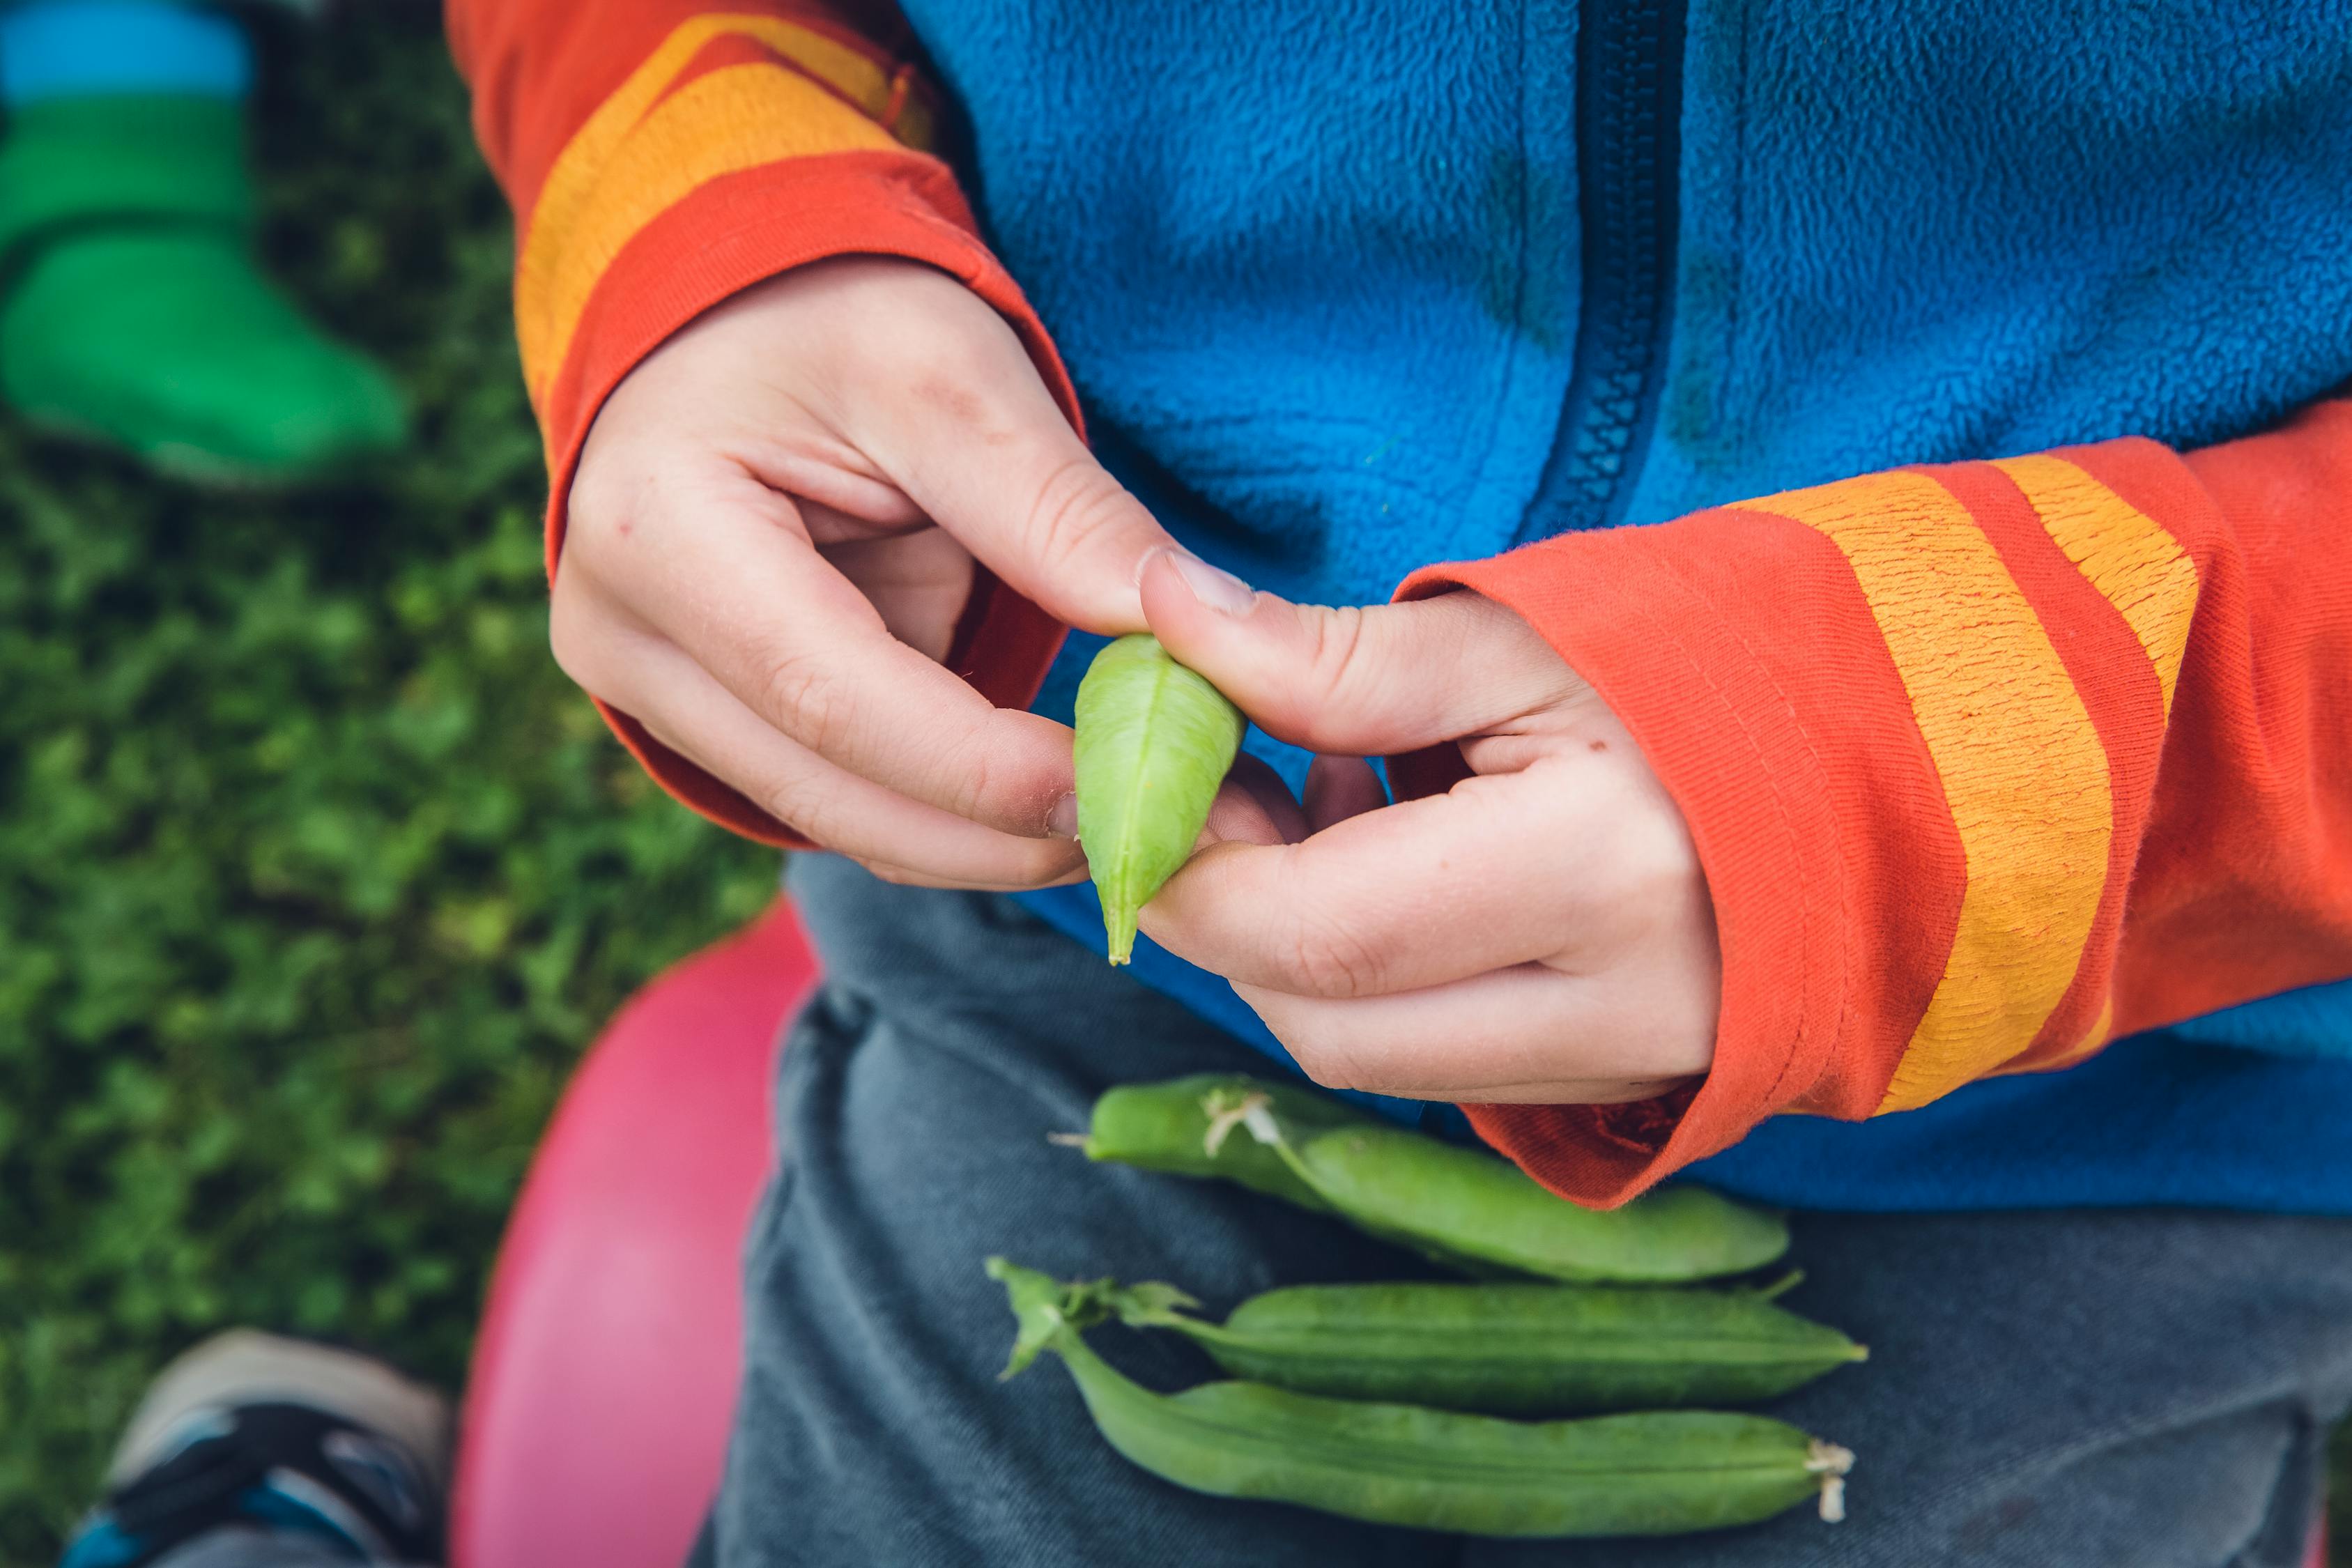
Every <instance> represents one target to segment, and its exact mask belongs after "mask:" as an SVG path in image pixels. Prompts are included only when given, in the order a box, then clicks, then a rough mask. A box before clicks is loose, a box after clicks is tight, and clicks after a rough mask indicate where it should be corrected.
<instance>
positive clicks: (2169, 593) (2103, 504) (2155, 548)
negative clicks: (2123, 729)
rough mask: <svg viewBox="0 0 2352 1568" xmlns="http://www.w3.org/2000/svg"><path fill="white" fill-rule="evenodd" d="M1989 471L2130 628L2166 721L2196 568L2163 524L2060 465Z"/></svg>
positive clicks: (2013, 462)
mask: <svg viewBox="0 0 2352 1568" xmlns="http://www.w3.org/2000/svg"><path fill="white" fill-rule="evenodd" d="M1993 467H1994V468H1999V469H2000V471H2001V472H2002V473H2004V474H2007V475H2008V476H2009V477H2010V478H2011V479H2012V480H2014V481H2016V484H2017V488H2018V489H2021V490H2023V491H2024V492H2025V499H2026V500H2029V501H2031V502H2032V505H2033V510H2034V511H2035V513H2036V514H2037V515H2039V516H2040V517H2041V519H2042V527H2043V528H2045V529H2047V530H2048V531H2049V533H2050V537H2051V539H2052V541H2053V542H2055V543H2056V544H2057V546H2058V548H2059V549H2060V550H2061V551H2063V552H2064V553H2065V556H2066V559H2067V560H2069V561H2072V562H2073V563H2074V565H2075V568H2076V569H2077V570H2079V571H2080V572H2081V573H2082V574H2083V575H2084V577H2085V578H2087V579H2089V581H2090V584H2091V586H2093V587H2094V588H2096V589H2097V590H2098V591H2099V592H2100V593H2101V594H2103V595H2105V597H2106V600H2107V603H2109V604H2111V605H2114V606H2115V607H2116V612H2117V613H2118V614H2119V615H2121V616H2123V618H2124V620H2125V621H2126V623H2127V624H2128V625H2129V626H2131V629H2132V635H2133V636H2134V637H2137V638H2138V639H2139V646H2140V647H2142V648H2144V649H2146V650H2147V658H2148V662H2149V663H2150V664H2152V665H2154V666H2155V667H2156V679H2157V684H2158V686H2160V687H2161V688H2162V689H2163V691H2164V711H2165V713H2166V714H2167V715H2168V716H2169V715H2170V714H2171V712H2172V689H2173V685H2174V683H2175V682H2177V681H2178V680H2179V679H2180V658H2181V655H2182V654H2183V652H2185V651H2186V650H2187V648H2188V647H2189V621H2190V619H2191V618H2192V617H2193V616H2195V615H2196V613H2197V563H2195V562H2194V561H2192V560H2190V559H2189V552H2187V551H2185V550H2183V549H2181V548H2180V542H2179V541H2178V540H2176V539H2174V538H2173V537H2172V534H2171V533H2170V532H2169V531H2168V530H2167V529H2166V528H2165V527H2164V525H2163V524H2162V523H2159V522H2158V521H2156V520H2155V519H2154V518H2152V517H2149V516H2148V515H2147V513H2145V512H2143V511H2141V510H2139V509H2138V508H2137V507H2135V506H2133V505H2132V504H2131V503H2130V502H2129V501H2127V500H2124V499H2123V497H2121V496H2119V495H2117V494H2116V492H2115V491H2113V490H2111V489H2107V487H2106V486H2105V485H2103V484H2101V483H2100V482H2099V481H2098V480H2096V479H2093V478H2092V477H2091V476H2090V475H2089V474H2087V473H2085V472H2084V471H2083V470H2082V469H2081V468H2077V467H2075V466H2074V464H2072V463H2070V462H2068V461H2067V460H2066V459H2065V458H2052V457H2032V458H2003V459H2001V460H2000V461H1999V462H1997V463H1995V464H1993Z"/></svg>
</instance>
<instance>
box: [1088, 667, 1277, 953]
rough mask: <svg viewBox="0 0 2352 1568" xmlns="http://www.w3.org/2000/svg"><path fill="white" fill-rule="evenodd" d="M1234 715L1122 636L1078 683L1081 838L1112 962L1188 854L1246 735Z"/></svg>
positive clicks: (1210, 692)
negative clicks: (1144, 910) (1142, 912)
mask: <svg viewBox="0 0 2352 1568" xmlns="http://www.w3.org/2000/svg"><path fill="white" fill-rule="evenodd" d="M1242 728H1243V724H1242V714H1241V710H1240V709H1238V708H1236V707H1234V705H1233V704H1232V703H1231V702H1229V701H1227V700H1225V696H1224V693H1223V692H1221V691H1219V690H1218V689H1216V688H1215V687H1213V686H1212V685H1210V684H1209V683H1208V681H1207V680H1206V679H1203V678H1202V677H1201V676H1199V675H1196V674H1194V673H1193V672H1192V670H1189V669H1187V668H1184V667H1183V666H1182V665H1181V664H1179V663H1177V662H1176V661H1175V660H1174V659H1173V658H1170V657H1169V656H1168V652H1167V650H1166V649H1164V648H1162V647H1160V639H1159V638H1158V637H1150V636H1146V635H1143V634H1141V633H1138V634H1136V635H1134V636H1130V637H1120V638H1119V639H1118V641H1116V642H1114V643H1112V644H1111V645H1110V646H1109V647H1106V648H1104V649H1103V650H1102V652H1100V653H1098V654H1097V655H1095V661H1094V663H1092V664H1091V665H1088V666H1087V675H1086V679H1084V680H1082V681H1080V682H1079V683H1078V700H1077V740H1076V755H1075V759H1074V762H1075V766H1076V771H1077V783H1078V843H1079V845H1080V846H1081V847H1083V848H1084V849H1085V850H1086V852H1087V868H1089V869H1090V870H1091V871H1092V872H1093V873H1094V879H1095V890H1096V892H1097V893H1098V894H1100V895H1101V898H1102V909H1103V931H1104V933H1105V934H1106V936H1107V937H1108V941H1109V950H1110V961H1111V962H1112V963H1126V962H1127V961H1128V958H1129V954H1130V953H1131V952H1133V951H1134V948H1135V915H1136V911H1137V910H1140V909H1141V908H1143V906H1144V905H1145V904H1147V903H1149V902H1150V901H1151V896H1152V895H1153V894H1154V893H1157V892H1158V891H1159V890H1160V884H1161V883H1163V882H1165V881H1167V880H1168V879H1169V878H1171V877H1172V876H1174V875H1175V874H1176V872H1177V868H1180V867H1181V866H1182V865H1183V864H1184V862H1185V860H1186V859H1188V858H1191V856H1192V845H1193V843H1194V842H1195V841H1196V840H1197V839H1199V837H1201V828H1202V825H1203V824H1205V823H1206V822H1207V821H1208V820H1209V806H1210V804H1211V803H1212V802H1213V801H1214V800H1215V799H1216V798H1217V786H1218V785H1219V784H1223V782H1224V778H1225V771H1226V770H1227V769H1229V768H1231V767H1232V766H1233V765H1234V752H1236V751H1238V750H1239V749H1240V747H1241V742H1242Z"/></svg>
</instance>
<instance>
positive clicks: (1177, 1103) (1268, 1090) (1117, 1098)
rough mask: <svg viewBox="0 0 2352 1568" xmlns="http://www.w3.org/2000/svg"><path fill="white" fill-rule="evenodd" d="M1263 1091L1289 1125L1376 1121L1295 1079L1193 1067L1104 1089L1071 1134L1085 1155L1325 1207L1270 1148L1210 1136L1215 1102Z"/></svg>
mask: <svg viewBox="0 0 2352 1568" xmlns="http://www.w3.org/2000/svg"><path fill="white" fill-rule="evenodd" d="M1261 1094H1262V1095H1265V1096H1266V1097H1267V1100H1268V1101H1269V1102H1270V1103H1271V1104H1272V1105H1273V1106H1274V1107H1275V1108H1276V1110H1277V1111H1278V1112H1279V1114H1280V1115H1281V1117H1282V1119H1283V1120H1284V1121H1286V1122H1287V1123H1289V1124H1291V1125H1294V1126H1297V1127H1302V1128H1304V1127H1316V1128H1335V1127H1362V1126H1370V1125H1372V1124H1373V1122H1372V1119H1371V1118H1370V1117H1369V1116H1366V1115H1364V1114H1362V1113H1361V1112H1360V1111H1357V1110H1353V1109H1351V1108H1350V1107H1349V1106H1348V1105H1347V1104H1346V1103H1345V1102H1344V1101H1341V1100H1335V1099H1333V1098H1332V1097H1331V1096H1329V1095H1328V1094H1323V1093H1320V1092H1318V1091H1317V1090H1315V1089H1307V1088H1305V1087H1303V1086H1300V1085H1297V1084H1287V1083H1277V1082H1275V1081H1272V1080H1270V1079H1255V1078H1250V1077H1248V1076H1246V1075H1244V1074H1242V1073H1195V1074H1193V1075H1192V1077H1190V1078H1177V1079H1164V1080H1162V1081H1160V1082H1158V1083H1130V1084H1121V1085H1119V1086H1118V1088H1116V1089H1108V1090H1106V1091H1105V1092H1104V1093H1103V1095H1102V1097H1101V1098H1100V1099H1098V1100H1096V1101H1095V1105H1094V1114H1093V1116H1092V1117H1091V1118H1090V1119H1089V1123H1088V1126H1087V1131H1086V1135H1085V1136H1084V1137H1083V1138H1077V1139H1072V1140H1069V1141H1070V1142H1075V1143H1076V1145H1077V1147H1079V1148H1081V1149H1083V1150H1085V1151H1086V1155H1087V1159H1089V1160H1103V1161H1109V1162H1112V1163H1117V1164H1121V1165H1133V1166H1136V1167H1138V1168H1139V1169H1141V1170H1146V1171H1164V1172H1167V1173H1170V1174H1171V1175H1179V1176H1214V1177H1222V1178H1223V1179H1224V1180H1226V1181H1228V1182H1234V1183H1237V1184H1240V1185H1242V1186H1244V1187H1248V1188H1250V1189H1251V1190H1252V1191H1254V1192H1260V1193H1265V1194H1267V1195H1268V1196H1270V1197H1277V1198H1282V1199H1284V1200H1286V1201H1287V1202H1290V1203H1294V1204H1297V1205H1298V1206H1299V1207H1301V1208H1307V1209H1315V1210H1318V1212H1321V1213H1326V1214H1328V1213H1329V1212H1330V1205H1328V1204H1327V1203H1325V1202H1324V1201H1323V1200H1322V1199H1321V1198H1318V1197H1317V1196H1316V1195H1315V1191H1314V1189H1313V1188H1311V1187H1309V1186H1308V1185H1307V1184H1306V1183H1304V1182H1302V1181H1300V1180H1299V1179H1298V1178H1297V1176H1295V1175H1293V1174H1292V1173H1291V1170H1290V1167H1289V1166H1288V1165H1286V1164H1285V1163H1283V1161H1282V1156H1281V1155H1280V1154H1278V1153H1276V1152H1275V1151H1274V1150H1273V1149H1271V1148H1268V1147H1267V1146H1265V1144H1262V1143H1260V1142H1258V1141H1257V1140H1256V1139H1255V1138H1250V1137H1247V1136H1240V1137H1231V1136H1228V1137H1215V1136H1214V1134H1215V1132H1216V1131H1217V1120H1216V1117H1217V1110H1218V1108H1221V1107H1223V1106H1226V1105H1239V1104H1241V1103H1242V1102H1243V1101H1244V1100H1247V1099H1248V1098H1249V1097H1250V1096H1252V1095H1261Z"/></svg>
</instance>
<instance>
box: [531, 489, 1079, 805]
mask: <svg viewBox="0 0 2352 1568" xmlns="http://www.w3.org/2000/svg"><path fill="white" fill-rule="evenodd" d="M639 504H640V506H641V508H642V510H640V512H639V513H638V515H637V516H636V517H635V518H634V519H631V520H625V522H624V525H623V526H614V527H604V528H602V529H600V530H599V531H597V533H596V535H595V537H594V540H593V550H591V551H589V552H585V553H583V554H579V555H576V556H570V558H568V559H567V562H566V572H567V573H570V574H575V575H576V574H582V573H584V574H587V575H588V576H589V577H590V578H592V579H593V584H592V585H593V587H595V588H597V589H600V590H601V591H602V592H603V594H604V595H605V596H606V597H607V598H609V599H610V600H612V601H614V603H616V604H618V605H621V606H623V607H625V609H626V610H627V611H628V612H630V614H631V615H632V616H634V617H635V619H636V620H638V621H639V622H641V623H643V624H645V625H646V626H650V627H651V628H652V629H654V630H656V631H657V632H659V633H660V634H661V635H662V636H663V637H666V638H667V640H668V641H670V642H672V643H674V644H675V645H677V647H679V648H681V649H682V650H683V651H684V652H685V653H687V654H688V656H690V657H691V658H693V659H694V661H695V662H696V663H697V664H698V665H700V666H701V667H702V668H705V669H706V670H708V671H709V673H710V674H711V675H712V676H713V677H714V678H716V679H717V680H718V681H719V684H721V685H722V686H724V687H725V688H726V689H728V690H729V691H730V692H731V693H733V694H734V696H735V697H736V698H737V700H739V701H740V702H741V703H742V704H743V706H745V707H746V708H749V709H750V710H751V711H752V712H754V713H755V714H757V715H758V716H759V717H760V718H761V719H762V720H764V721H766V722H767V723H768V724H769V725H770V726H771V727H772V728H773V729H775V730H777V731H780V732H782V734H784V735H786V736H789V737H791V738H792V739H793V740H794V741H796V742H799V743H800V744H801V745H803V746H804V747H806V748H807V749H808V750H810V751H812V752H815V753H817V754H818V755H819V756H821V757H823V758H824V759H825V760H826V761H827V762H829V763H833V764H834V765H835V766H836V767H838V768H841V769H843V770H845V771H846V772H848V773H854V774H856V775H857V776H858V777H860V778H864V779H868V780H871V781H873V782H874V783H876V784H880V785H882V786H884V787H885V788H887V789H888V790H891V791H894V792H896V793H898V794H899V795H905V796H908V798H910V799H912V800H917V801H920V802H923V803H925V804H927V805H934V806H937V807H939V808H940V809H941V810H943V811H947V812H950V813H953V814H954V815H955V816H962V817H968V818H970V819H971V820H973V821H975V822H979V823H982V824H983V825H985V826H990V827H993V828H997V829H999V830H1001V831H1003V832H1008V833H1017V834H1025V835H1031V836H1036V835H1042V834H1043V833H1044V831H1045V818H1046V814H1047V813H1048V812H1049V811H1050V810H1051V809H1052V806H1053V804H1054V802H1055V800H1057V799H1059V798H1060V797H1061V795H1064V794H1066V793H1067V792H1068V790H1069V788H1070V786H1071V772H1070V740H1069V731H1067V730H1066V729H1065V728H1064V727H1062V726H1061V725H1058V724H1055V723H1054V722H1053V721H1050V720H1047V719H1043V718H1040V717H1038V716H1037V715H1035V714H1032V713H1027V712H1024V711H1021V710H1017V709H1000V708H997V707H995V706H993V705H992V704H991V703H990V702H989V700H987V699H986V698H984V697H982V696H981V695H980V693H978V692H977V691H975V690H973V689H971V686H969V685H967V684H966V683H965V682H964V681H963V680H961V679H959V678H957V677H956V676H955V675H954V674H953V673H951V672H950V671H949V670H948V669H946V668H944V667H942V666H940V664H938V663H936V662H934V661H933V660H932V659H930V658H926V657H924V655H923V654H922V653H921V652H919V651H918V650H917V649H915V648H913V647H908V645H907V644H905V643H903V642H901V641H899V640H898V638H896V637H892V636H891V635H890V632H889V629H888V627H887V626H886V625H885V623H884V621H883V619H882V617H881V616H880V614H879V613H878V612H877V610H876V609H875V607H874V605H873V604H872V603H871V602H869V601H868V600H867V599H866V596H865V595H864V594H862V593H860V592H859V591H858V589H857V587H856V585H855V584H852V583H851V582H850V581H849V580H848V579H847V578H845V577H844V576H843V575H842V574H840V573H839V572H837V571H835V569H834V567H833V566H832V565H831V564H830V563H828V562H827V561H826V560H825V559H824V556H823V555H822V554H821V553H820V552H818V551H817V549H816V548H815V547H814V545H812V544H811V543H810V542H808V540H807V539H806V538H804V537H803V535H802V534H801V532H800V531H799V530H798V528H797V526H796V525H795V518H794V514H793V510H792V505H791V503H790V502H789V501H788V500H785V499H784V498H782V497H781V496H779V495H777V494H776V493H775V492H773V491H772V490H770V489H767V488H766V487H765V486H763V485H761V484H760V483H759V481H757V480H756V479H752V478H751V476H750V475H748V474H745V473H742V472H741V471H740V470H734V471H731V472H726V473H712V474H706V475H702V476H698V478H697V479H696V480H695V481H694V482H693V483H691V484H686V485H679V486H677V487H676V488H673V489H668V490H666V491H664V492H661V493H657V494H655V495H653V496H651V497H650V498H647V499H646V500H643V501H641V502H640V503H639ZM627 522H634V523H635V526H634V527H630V526H626V523H627ZM557 585H558V588H559V591H561V590H562V586H563V577H562V575H559V576H558V578H557Z"/></svg>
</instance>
